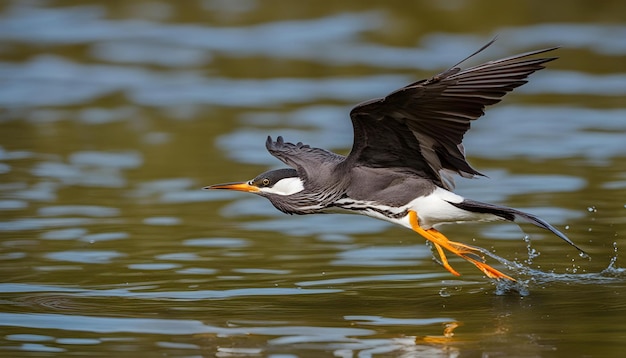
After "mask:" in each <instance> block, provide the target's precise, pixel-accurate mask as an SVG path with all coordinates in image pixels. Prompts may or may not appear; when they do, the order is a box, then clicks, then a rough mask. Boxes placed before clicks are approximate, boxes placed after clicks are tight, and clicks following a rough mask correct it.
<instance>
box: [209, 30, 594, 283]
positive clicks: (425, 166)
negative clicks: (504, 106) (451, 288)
mask: <svg viewBox="0 0 626 358" xmlns="http://www.w3.org/2000/svg"><path fill="white" fill-rule="evenodd" d="M492 42H493V41H492ZM492 42H490V43H489V44H487V45H485V46H484V47H483V48H481V49H480V50H479V51H477V52H476V53H478V52H480V51H482V50H483V49H484V48H486V47H487V46H488V45H490V44H491V43H492ZM550 50H553V49H546V50H540V51H535V52H530V53H526V54H522V55H517V56H513V57H509V58H506V59H502V60H497V61H491V62H487V63H485V64H482V65H478V66H475V67H471V68H469V69H466V70H461V69H460V68H458V67H456V66H454V67H453V68H451V69H449V70H447V71H445V72H443V73H441V74H439V75H437V76H434V77H432V78H430V79H428V80H422V81H418V82H415V83H412V84H410V85H408V86H405V87H403V88H401V89H399V90H397V91H395V92H393V93H391V94H389V95H388V96H386V97H384V98H380V99H373V100H370V101H367V102H364V103H362V104H360V105H358V106H356V107H355V108H354V109H353V110H352V111H351V112H350V117H351V119H352V124H353V127H354V143H353V146H352V150H351V152H350V154H348V155H347V156H343V155H339V154H336V153H332V152H329V151H327V150H324V149H320V148H314V147H310V146H308V145H304V144H302V143H297V144H293V143H288V142H284V141H283V139H282V137H278V138H277V140H276V141H273V140H272V139H271V137H268V139H267V142H266V148H267V150H268V151H269V152H270V154H272V155H273V156H275V157H277V158H278V159H280V160H281V161H283V162H284V163H285V164H287V165H288V166H289V167H290V168H289V169H279V170H272V171H268V172H265V173H262V174H260V175H259V176H257V177H256V178H254V179H252V180H250V181H248V182H240V183H229V184H218V185H212V186H209V187H207V189H230V190H239V191H246V192H253V193H256V194H259V195H261V196H264V197H266V198H267V199H269V200H270V201H271V202H272V204H273V205H274V206H275V207H276V208H277V209H279V210H281V211H283V212H285V213H288V214H300V215H304V214H316V213H352V214H361V215H366V216H370V217H374V218H377V219H382V220H386V221H389V222H392V223H395V224H399V225H402V226H404V227H407V228H409V229H412V230H414V231H416V232H418V233H419V234H420V235H422V236H424V237H425V238H426V239H427V240H429V241H431V242H432V243H433V245H434V247H435V248H436V249H437V251H438V253H439V255H440V257H441V261H442V264H443V265H444V267H445V268H446V269H448V270H449V271H450V272H451V273H453V274H455V275H458V273H457V272H456V271H455V270H454V269H453V268H452V267H451V266H450V265H449V264H448V262H447V259H446V256H445V254H444V251H443V249H444V248H445V249H447V250H449V251H451V252H452V253H454V254H456V255H459V256H461V257H463V258H464V259H466V260H468V261H470V262H472V263H473V264H474V265H476V266H477V267H478V268H479V269H480V270H482V271H483V272H484V273H485V274H486V275H487V276H489V277H493V278H498V279H499V278H506V279H511V280H513V279H512V278H511V277H510V276H508V275H505V274H503V273H501V272H500V271H498V270H496V269H494V268H492V267H491V266H489V265H487V264H486V263H484V259H483V257H482V256H483V255H482V253H483V252H484V251H483V250H482V249H480V248H478V247H474V246H469V245H465V244H462V243H458V242H453V241H450V240H448V239H447V238H446V237H445V236H444V235H443V234H441V233H440V232H439V231H437V230H436V227H437V226H438V225H440V224H445V223H454V222H467V221H492V220H508V221H516V220H517V221H519V220H521V221H525V222H529V223H532V224H534V225H536V226H539V227H541V228H544V229H546V230H549V231H552V232H553V233H554V234H556V235H557V236H559V237H560V238H561V239H563V240H565V241H566V242H568V243H569V244H571V245H573V246H574V247H576V245H574V243H572V242H571V241H570V240H569V239H568V238H567V237H566V236H565V235H564V234H563V233H561V232H560V231H558V230H557V229H556V228H554V227H553V226H551V225H550V224H548V223H547V222H545V221H543V220H542V219H540V218H538V217H536V216H534V215H531V214H528V213H524V212H522V211H519V210H515V209H511V208H507V207H504V206H497V205H493V204H487V203H481V202H478V201H474V200H469V199H465V198H463V197H462V196H460V195H457V194H455V193H453V192H452V189H453V188H454V181H453V179H452V174H458V175H460V176H462V177H474V176H476V175H481V174H480V173H479V172H478V171H476V170H475V169H474V168H472V167H471V166H470V165H469V163H468V162H467V160H466V158H465V153H464V149H463V146H462V144H461V142H462V139H463V135H464V134H465V132H466V131H467V130H468V129H469V127H470V121H472V120H475V119H477V118H479V117H480V116H481V115H482V114H483V110H484V107H485V106H486V105H490V104H494V103H497V102H499V101H500V98H501V97H502V96H503V95H504V94H506V93H507V92H510V91H511V90H513V89H514V88H515V87H518V86H520V85H522V84H524V83H526V77H527V76H528V75H530V74H531V73H533V72H535V71H537V70H539V69H542V68H543V66H542V65H543V64H544V63H546V62H549V61H551V60H553V59H554V58H531V56H532V55H536V54H540V53H543V52H547V51H550ZM474 54H475V53H474ZM474 54H473V55H474ZM473 55H472V56H473ZM470 57H471V56H470ZM468 58H469V57H468ZM461 62H463V61H461ZM576 248H578V247H576ZM579 250H580V249H579ZM581 252H582V250H581Z"/></svg>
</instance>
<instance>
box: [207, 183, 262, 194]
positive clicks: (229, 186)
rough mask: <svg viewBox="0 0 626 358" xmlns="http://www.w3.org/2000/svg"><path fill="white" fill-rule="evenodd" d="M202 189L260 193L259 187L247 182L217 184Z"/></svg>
mask: <svg viewBox="0 0 626 358" xmlns="http://www.w3.org/2000/svg"><path fill="white" fill-rule="evenodd" d="M202 189H226V190H236V191H245V192H246V193H258V192H259V188H258V187H256V186H253V185H249V184H248V183H246V182H240V183H225V184H215V185H209V186H205V187H204V188H202Z"/></svg>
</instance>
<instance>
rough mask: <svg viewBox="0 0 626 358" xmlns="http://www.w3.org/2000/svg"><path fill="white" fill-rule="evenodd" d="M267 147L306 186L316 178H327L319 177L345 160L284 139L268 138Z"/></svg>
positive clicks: (340, 156)
mask: <svg viewBox="0 0 626 358" xmlns="http://www.w3.org/2000/svg"><path fill="white" fill-rule="evenodd" d="M265 147H266V148H267V150H268V151H269V152H270V154H271V155H273V156H274V157H276V158H278V159H280V160H281V161H282V162H283V163H285V164H287V165H289V166H290V167H292V168H294V169H296V170H297V171H298V175H299V176H300V178H301V179H303V180H304V182H305V184H307V182H308V183H309V184H311V181H314V180H315V178H325V177H326V176H322V175H319V174H321V173H320V172H321V171H325V170H326V171H331V170H332V169H333V168H334V167H335V165H337V164H338V163H340V162H342V161H343V160H344V159H345V157H344V156H342V155H339V154H335V153H333V152H329V151H327V150H324V149H321V148H313V147H311V146H309V145H306V144H302V143H297V144H293V143H288V142H285V141H284V140H283V137H278V138H276V141H275V142H274V141H273V140H272V137H269V136H268V137H267V141H266V142H265ZM311 174H317V175H311Z"/></svg>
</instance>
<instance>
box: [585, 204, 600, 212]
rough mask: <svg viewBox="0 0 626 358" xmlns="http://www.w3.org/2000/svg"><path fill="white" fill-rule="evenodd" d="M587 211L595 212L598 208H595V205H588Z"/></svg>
mask: <svg viewBox="0 0 626 358" xmlns="http://www.w3.org/2000/svg"><path fill="white" fill-rule="evenodd" d="M587 211H588V212H590V213H595V212H596V211H598V210H597V209H596V207H595V206H590V207H588V208H587Z"/></svg>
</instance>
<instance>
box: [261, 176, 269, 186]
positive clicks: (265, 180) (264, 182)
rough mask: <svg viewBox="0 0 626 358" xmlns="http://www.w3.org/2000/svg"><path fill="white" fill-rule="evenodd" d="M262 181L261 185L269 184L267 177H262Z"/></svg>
mask: <svg viewBox="0 0 626 358" xmlns="http://www.w3.org/2000/svg"><path fill="white" fill-rule="evenodd" d="M262 183H263V185H269V183H270V180H269V179H267V178H264V179H263V181H262Z"/></svg>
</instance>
